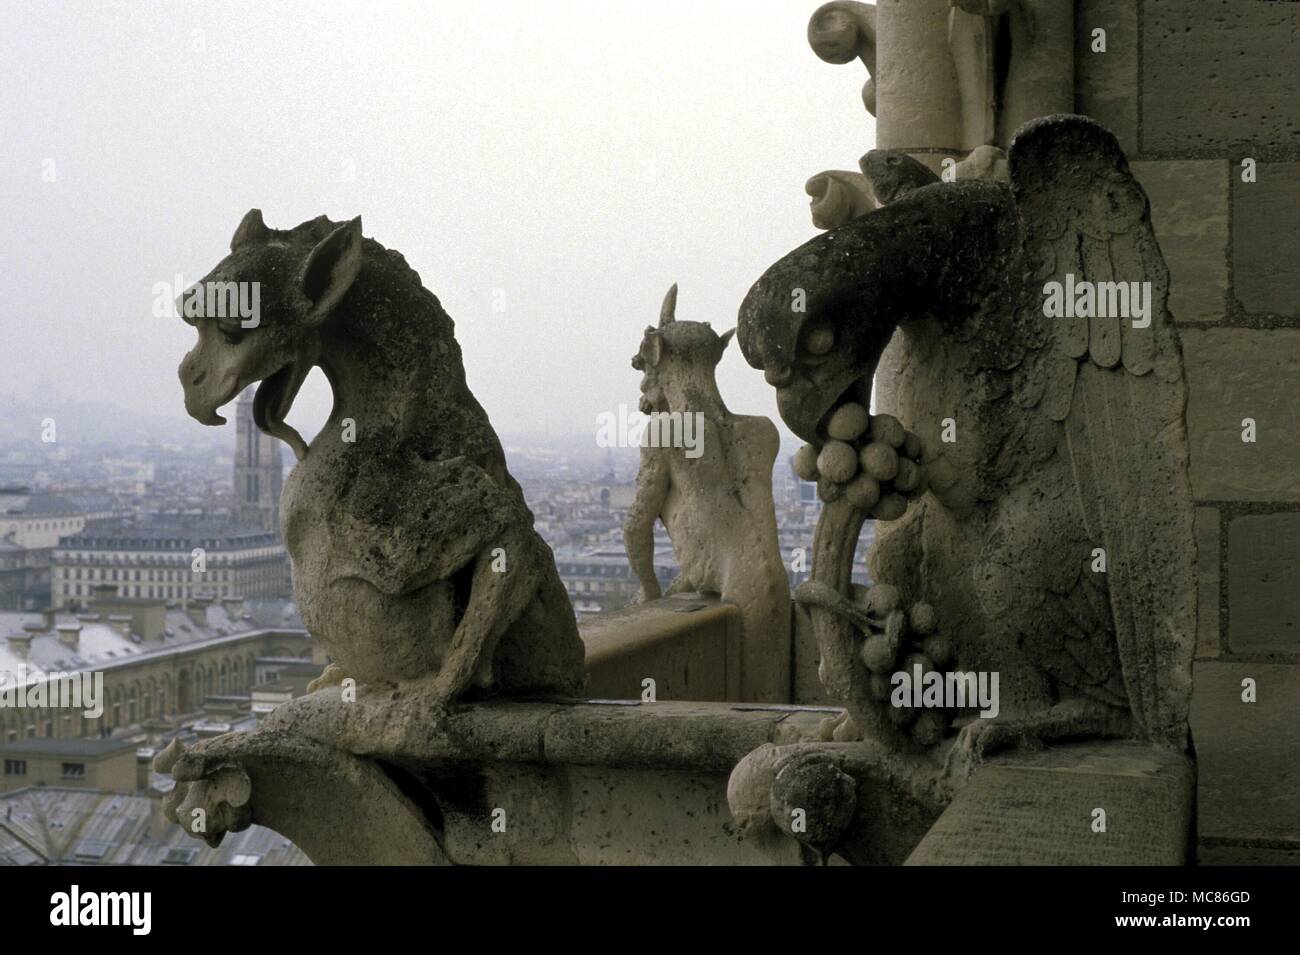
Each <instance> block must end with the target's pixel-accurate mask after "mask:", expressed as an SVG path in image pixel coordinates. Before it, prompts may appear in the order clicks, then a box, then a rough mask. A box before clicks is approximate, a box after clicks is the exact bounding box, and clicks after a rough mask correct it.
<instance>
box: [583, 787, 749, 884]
mask: <svg viewBox="0 0 1300 955" xmlns="http://www.w3.org/2000/svg"><path fill="white" fill-rule="evenodd" d="M569 778H570V781H571V784H570V791H571V793H572V799H573V838H574V845H575V851H576V855H577V857H578V861H580V862H582V863H583V864H586V865H628V864H632V863H639V864H651V865H682V864H695V865H705V864H708V865H767V864H770V861H771V860H770V859H769V858H768V857H766V856H764V855H763V854H762V853H761V852H760V851H759V850H758V848H757V847H756V846H755V845H754V844H753V843H750V842H746V841H743V840H742V839H741V838H740V837H739V835H738V834H737V832H736V825H735V823H734V822H733V821H732V818H731V813H730V811H729V810H728V808H727V790H726V776H725V775H721V774H718V775H706V774H700V773H687V772H659V771H656V772H648V771H639V772H638V771H633V772H624V773H612V772H610V771H608V770H601V769H595V768H591V769H574V770H571V771H570V772H569Z"/></svg>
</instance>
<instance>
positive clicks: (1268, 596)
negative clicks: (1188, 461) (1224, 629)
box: [1228, 465, 1300, 758]
mask: <svg viewBox="0 0 1300 955" xmlns="http://www.w3.org/2000/svg"><path fill="white" fill-rule="evenodd" d="M1297 470H1298V471H1300V465H1297ZM1297 480H1300V474H1298V475H1297ZM1228 567H1229V568H1230V572H1229V574H1228V647H1229V648H1230V649H1231V650H1232V652H1233V653H1235V654H1247V653H1249V654H1255V653H1300V585H1298V584H1300V513H1296V512H1291V513H1285V514H1248V515H1244V516H1242V517H1235V518H1233V519H1232V521H1231V522H1230V523H1229V524H1228ZM1296 755H1297V757H1298V758H1300V751H1297V754H1296Z"/></svg>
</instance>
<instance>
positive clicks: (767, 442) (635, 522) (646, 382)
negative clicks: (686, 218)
mask: <svg viewBox="0 0 1300 955" xmlns="http://www.w3.org/2000/svg"><path fill="white" fill-rule="evenodd" d="M676 306H677V286H676V285H674V286H673V287H672V288H671V289H669V290H668V294H667V296H666V297H665V298H664V302H663V306H662V308H661V309H660V313H659V325H658V326H657V327H651V328H647V329H646V330H645V335H644V336H643V337H642V339H641V346H640V348H639V349H638V350H637V354H636V356H635V357H634V358H633V359H632V367H633V368H635V369H637V370H638V371H640V372H641V373H642V381H641V401H640V410H641V412H642V413H643V414H645V415H648V416H650V418H649V420H650V425H649V427H648V428H647V432H646V434H647V436H653V438H654V440H643V441H642V442H641V467H640V470H639V471H638V472H637V479H636V500H635V501H634V502H633V505H632V507H631V509H630V510H629V512H628V516H627V519H626V521H625V523H624V542H625V544H626V547H627V555H628V561H629V563H630V564H631V566H632V570H633V571H634V572H635V573H636V575H637V577H638V578H639V579H640V582H641V592H640V595H639V596H640V598H641V599H643V600H644V599H653V598H655V597H658V596H660V593H659V581H658V578H656V577H655V570H654V525H655V521H656V520H662V521H663V524H664V527H665V528H666V529H667V530H668V536H669V538H671V540H672V542H673V549H674V551H675V552H676V554H677V560H678V563H679V564H680V565H681V573H680V575H679V576H678V577H677V578H676V579H675V580H674V581H673V582H672V583H671V584H669V592H670V593H679V592H683V591H694V592H699V593H714V594H720V595H721V597H722V599H723V600H726V601H729V602H731V603H734V604H735V605H736V606H737V607H738V608H739V609H740V618H741V646H740V669H741V675H740V686H741V690H742V692H743V693H744V695H745V699H747V700H750V701H753V702H785V701H786V700H787V699H788V698H789V693H790V687H789V678H790V670H789V665H790V585H789V578H788V577H787V575H786V570H785V565H784V564H783V563H782V561H781V550H780V546H779V544H778V541H777V532H776V511H775V506H774V504H773V501H772V465H773V462H774V461H775V460H776V455H777V452H778V451H779V449H780V436H779V435H778V434H777V431H776V426H775V425H773V424H772V422H771V421H769V420H768V419H767V418H764V417H760V416H753V415H738V414H733V413H732V412H731V411H730V410H728V408H727V406H726V404H725V403H724V402H723V400H722V395H721V393H720V392H719V391H718V383H717V381H716V380H715V378H714V369H715V368H716V366H717V364H718V361H719V360H720V359H721V358H722V353H723V351H724V349H726V347H727V343H728V342H730V341H731V336H732V332H726V333H724V334H722V335H719V334H718V333H717V332H715V331H714V330H713V329H712V328H711V327H710V326H709V325H708V324H707V323H706V322H688V321H678V320H677V318H676V315H675V310H676ZM688 415H689V416H692V417H691V420H692V421H698V422H699V423H698V425H696V426H694V428H693V431H694V439H695V442H696V443H697V445H698V447H697V448H696V449H695V450H694V452H693V451H692V449H691V448H686V447H681V446H674V442H673V441H672V440H661V439H662V438H668V439H671V437H672V436H671V434H669V435H664V433H663V432H664V428H662V427H658V426H657V425H658V422H666V423H667V424H669V425H672V424H674V423H677V422H682V421H685V420H686V417H685V416H688Z"/></svg>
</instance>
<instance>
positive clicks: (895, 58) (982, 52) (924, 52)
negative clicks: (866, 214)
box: [875, 0, 1075, 153]
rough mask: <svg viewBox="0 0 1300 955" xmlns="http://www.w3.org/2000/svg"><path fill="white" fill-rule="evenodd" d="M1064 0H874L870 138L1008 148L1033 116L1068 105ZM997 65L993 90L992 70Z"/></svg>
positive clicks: (1070, 33) (888, 144)
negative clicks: (874, 109)
mask: <svg viewBox="0 0 1300 955" xmlns="http://www.w3.org/2000/svg"><path fill="white" fill-rule="evenodd" d="M1074 20H1075V17H1074V10H1073V6H1072V4H1071V3H1070V2H1069V0H1035V2H1034V3H1033V4H1032V7H1031V8H1030V9H1029V10H1028V11H1027V10H1026V8H1025V7H1024V6H1022V5H1021V4H995V5H994V6H993V7H990V6H989V5H988V4H986V3H984V2H983V0H957V2H955V3H949V2H948V0H879V2H878V3H877V4H876V25H877V36H878V43H877V51H876V61H877V65H878V69H877V70H876V71H875V78H876V102H877V104H878V107H879V108H878V113H877V124H876V145H877V146H879V147H880V148H882V149H900V150H903V151H907V152H912V151H927V150H934V149H944V150H956V151H959V152H961V153H965V152H967V151H969V150H972V149H975V148H976V147H978V146H982V145H986V144H988V145H997V146H1000V147H1002V148H1006V146H1007V145H1008V144H1009V142H1010V139H1011V135H1012V133H1013V132H1014V131H1015V130H1016V129H1017V128H1019V127H1020V126H1021V125H1022V124H1023V123H1025V122H1027V121H1029V120H1031V119H1034V118H1036V117H1040V116H1049V115H1053V114H1057V113H1068V112H1071V111H1072V109H1073V107H1074V50H1075V42H1074ZM999 70H1000V71H1001V73H1002V76H1001V78H1000V82H999V86H998V88H997V89H996V90H995V89H994V85H993V84H994V79H993V77H994V75H995V72H996V71H999Z"/></svg>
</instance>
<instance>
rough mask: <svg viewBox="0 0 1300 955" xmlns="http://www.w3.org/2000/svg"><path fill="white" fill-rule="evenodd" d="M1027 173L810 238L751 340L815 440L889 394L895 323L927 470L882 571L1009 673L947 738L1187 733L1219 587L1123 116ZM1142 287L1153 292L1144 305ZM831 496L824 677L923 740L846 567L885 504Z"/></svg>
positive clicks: (1074, 124) (813, 585) (805, 598)
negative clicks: (1197, 525)
mask: <svg viewBox="0 0 1300 955" xmlns="http://www.w3.org/2000/svg"><path fill="white" fill-rule="evenodd" d="M1009 175H1010V182H1009V184H1008V183H999V182H980V181H965V182H962V181H958V182H955V183H937V184H934V185H930V186H925V187H922V188H919V189H916V190H914V191H912V192H910V193H909V194H907V195H905V196H904V197H902V198H900V199H897V200H896V201H893V202H890V203H889V204H887V205H885V206H883V207H882V208H880V209H877V210H875V211H873V212H870V213H868V214H866V215H865V216H862V217H861V218H858V219H855V220H853V221H851V222H849V223H847V224H846V225H843V226H841V227H839V228H837V229H834V230H832V231H830V232H827V233H825V234H824V235H821V236H819V237H817V238H815V239H813V240H811V241H810V242H808V243H806V244H805V245H803V246H801V247H800V248H798V249H796V250H795V251H793V252H791V253H790V254H788V255H787V256H785V257H784V258H783V259H781V260H780V261H778V262H777V263H776V264H774V265H773V266H772V267H771V268H769V269H768V270H767V272H766V273H764V275H763V276H762V277H761V278H760V279H759V281H758V282H757V283H756V284H755V285H754V287H753V288H752V289H751V290H750V292H749V294H748V296H747V297H746V299H745V301H744V303H743V305H742V306H741V310H740V324H739V340H740V344H741V348H742V350H743V352H744V355H745V357H746V359H747V360H748V361H749V362H750V364H751V365H753V366H755V367H756V368H761V369H763V371H764V374H765V377H766V379H767V381H768V382H769V383H771V384H772V385H774V386H775V387H776V389H777V399H778V406H779V408H780V411H781V415H782V417H783V418H784V419H785V421H786V423H787V424H788V425H789V426H790V428H791V429H792V430H793V431H794V432H795V433H796V434H797V435H799V436H800V437H802V438H803V439H805V440H806V441H808V442H810V443H811V444H812V445H813V447H814V449H817V448H823V447H824V446H825V445H827V444H828V443H829V442H830V441H831V438H830V437H829V436H828V433H827V427H828V425H829V424H830V423H831V421H832V419H833V417H834V416H835V413H836V411H837V410H838V409H840V408H841V407H843V406H845V405H848V404H853V405H858V406H865V405H866V402H867V398H868V396H869V394H870V389H871V384H872V380H873V377H874V376H875V374H876V372H877V367H878V364H879V362H880V360H881V356H882V353H883V352H884V351H885V348H886V345H887V344H889V342H890V340H891V338H895V342H896V343H895V345H893V346H891V348H890V355H889V359H890V361H889V364H890V369H889V370H890V380H889V382H888V383H887V384H889V385H891V386H892V397H891V399H890V400H891V401H892V402H893V405H894V406H893V407H891V408H890V409H889V410H890V411H891V412H893V413H894V414H895V415H897V416H898V417H899V418H900V419H902V421H903V422H904V423H905V424H906V425H907V426H908V427H910V428H912V429H914V430H915V431H916V432H917V434H918V435H919V436H920V438H921V443H922V451H921V454H920V457H919V461H920V464H921V467H922V469H923V471H924V472H925V478H926V482H927V486H928V492H927V493H926V494H924V496H922V497H920V498H919V499H917V500H916V501H914V502H913V504H912V506H911V507H910V508H909V509H908V511H907V513H906V514H905V515H904V516H903V517H901V518H900V519H898V520H896V521H892V522H889V523H881V524H878V526H877V543H876V545H875V548H874V550H873V553H872V558H871V566H872V576H873V578H874V579H875V580H876V581H879V582H883V583H886V584H888V585H889V588H890V590H891V591H893V592H894V593H895V594H896V595H897V596H896V597H894V598H891V601H890V602H891V603H894V602H897V603H899V604H900V605H901V606H904V607H906V606H918V605H922V604H923V605H925V606H926V607H928V608H932V612H931V614H932V616H933V614H937V621H938V626H939V629H940V630H941V632H942V633H943V635H944V636H945V637H946V638H947V640H948V643H949V645H950V646H951V649H952V657H953V661H954V662H953V663H951V664H949V666H950V668H958V669H960V670H961V671H976V672H978V671H996V672H997V673H998V674H999V675H1000V688H1001V689H1000V693H1001V713H1000V715H999V716H998V717H997V718H995V719H980V718H974V719H972V720H970V722H968V723H967V724H966V726H965V728H964V729H962V730H961V732H960V734H959V736H958V737H957V739H956V744H957V745H956V746H955V747H953V748H952V749H950V750H949V752H948V756H949V758H950V760H952V759H955V760H956V761H957V762H958V763H959V764H961V765H962V766H964V768H965V769H966V771H969V769H970V768H971V767H972V766H973V765H974V764H975V763H976V762H977V761H978V759H979V757H980V755H981V753H982V752H984V751H987V750H991V749H994V748H999V747H1002V746H1005V745H1008V744H1012V743H1015V742H1017V741H1023V740H1030V739H1032V740H1051V739H1061V738H1066V737H1103V736H1104V737H1133V738H1139V739H1144V740H1149V741H1151V742H1152V743H1155V744H1158V745H1160V746H1164V747H1171V748H1174V749H1178V750H1182V749H1183V748H1185V746H1186V744H1187V738H1188V737H1187V712H1188V704H1189V697H1190V690H1191V679H1190V673H1191V658H1192V650H1193V638H1194V613H1195V592H1196V591H1195V565H1194V555H1195V549H1194V540H1193V537H1192V518H1193V505H1192V496H1191V488H1190V482H1189V479H1188V473H1187V463H1188V444H1187V436H1186V431H1185V425H1184V407H1185V403H1186V386H1185V382H1184V377H1183V368H1182V357H1181V350H1180V345H1179V341H1178V336H1177V333H1176V331H1175V329H1174V326H1173V324H1172V320H1171V318H1170V316H1169V314H1168V312H1167V311H1166V308H1165V300H1166V294H1167V289H1168V273H1167V269H1166V267H1165V264H1164V261H1163V258H1162V257H1161V254H1160V249H1159V247H1158V246H1157V244H1156V240H1155V237H1154V235H1153V233H1152V229H1151V222H1150V216H1149V210H1148V205H1147V201H1146V197H1145V195H1144V193H1143V191H1142V189H1141V187H1140V186H1139V185H1138V183H1137V182H1136V180H1135V179H1134V178H1133V175H1132V173H1131V172H1130V170H1129V167H1128V163H1127V161H1126V160H1125V158H1124V155H1123V153H1122V151H1121V150H1120V148H1119V146H1118V144H1117V142H1116V140H1115V138H1114V136H1112V135H1111V134H1110V133H1109V132H1107V131H1106V130H1105V129H1103V128H1102V127H1101V126H1099V125H1097V124H1096V123H1094V122H1092V121H1090V120H1088V119H1086V118H1084V117H1080V116H1053V117H1047V118H1044V119H1040V120H1035V121H1033V122H1031V123H1028V124H1027V125H1025V126H1024V127H1022V128H1021V129H1020V130H1019V131H1018V133H1017V135H1016V137H1015V139H1014V142H1013V145H1012V147H1011V149H1010V155H1009ZM1053 282H1057V283H1061V284H1060V286H1053V285H1051V284H1049V283H1053ZM1117 283H1150V284H1149V285H1147V286H1145V290H1147V291H1149V294H1150V299H1149V313H1148V314H1147V315H1146V316H1145V317H1143V316H1142V315H1140V314H1139V310H1137V309H1136V306H1137V305H1138V304H1139V303H1140V300H1141V299H1140V296H1141V292H1142V291H1143V290H1144V287H1143V286H1141V285H1138V286H1133V287H1130V286H1127V285H1125V286H1123V288H1122V289H1121V287H1120V285H1119V284H1117ZM1061 289H1064V290H1066V291H1065V292H1064V294H1068V295H1070V296H1072V297H1073V296H1074V295H1075V294H1076V292H1077V294H1078V296H1079V298H1078V300H1077V301H1073V300H1072V301H1071V302H1070V303H1069V304H1070V306H1072V307H1069V308H1066V309H1059V308H1058V306H1059V305H1060V299H1059V297H1056V298H1053V296H1055V294H1056V292H1058V291H1060V290H1061ZM1121 292H1122V293H1130V292H1131V293H1133V295H1134V296H1135V297H1134V298H1133V299H1132V300H1131V301H1130V303H1129V304H1130V306H1132V307H1133V308H1132V309H1131V314H1130V316H1129V317H1124V316H1123V315H1122V314H1121V315H1117V314H1116V312H1117V311H1119V312H1122V309H1120V308H1117V305H1119V304H1121V303H1120V300H1119V295H1120V294H1121ZM1048 293H1051V294H1048ZM1087 296H1092V301H1091V314H1093V316H1094V317H1052V316H1053V315H1057V314H1062V313H1063V314H1065V315H1070V316H1077V315H1085V316H1086V315H1088V314H1089V308H1090V306H1089V302H1088V301H1087ZM792 301H795V302H800V303H801V304H803V305H804V306H805V308H804V310H803V311H800V310H798V309H797V308H792ZM1102 306H1108V307H1105V308H1103V307H1102ZM1102 311H1105V312H1107V313H1108V314H1107V316H1106V317H1096V316H1097V315H1098V314H1099V313H1100V312H1102ZM1049 313H1050V314H1049ZM896 330H897V336H895V331H896ZM886 390H887V391H888V390H890V389H886ZM846 457H847V456H846ZM832 496H833V497H835V499H834V500H829V499H828V503H827V504H826V505H825V508H824V510H823V513H822V517H821V519H820V522H819V524H818V528H817V535H816V540H815V545H814V565H813V580H812V581H811V582H809V583H808V584H805V585H804V586H803V588H801V590H800V591H799V592H798V593H797V594H796V597H797V598H799V599H800V600H801V601H802V602H804V603H807V604H809V605H811V612H812V615H813V620H814V627H815V629H816V633H817V638H818V642H819V647H820V651H821V655H822V670H821V672H822V676H823V681H824V683H825V684H826V685H827V687H828V689H829V690H830V691H831V692H832V693H833V694H834V695H836V696H837V697H838V698H839V700H840V701H841V702H842V703H843V704H844V705H845V707H846V709H847V711H848V713H849V714H850V715H851V716H852V718H853V720H854V722H856V723H857V726H858V728H859V730H861V731H865V732H866V733H867V734H868V735H870V736H874V737H878V738H881V739H883V740H885V741H887V742H889V743H891V744H892V745H894V746H895V747H897V748H901V749H909V748H910V749H917V748H919V746H920V745H921V744H920V743H918V737H917V736H915V735H908V734H907V733H906V732H905V731H906V729H907V719H906V718H904V719H892V718H889V717H890V714H889V713H888V712H886V708H885V707H883V706H882V704H881V702H880V700H881V696H880V694H879V685H880V684H879V680H877V681H876V683H875V685H874V687H873V681H872V677H873V672H872V669H871V668H870V666H869V665H868V663H864V660H863V656H862V654H863V653H864V652H865V653H866V656H867V658H868V660H870V658H871V656H872V652H873V651H872V650H871V649H870V648H866V647H864V644H863V640H862V634H864V633H866V632H867V631H868V630H869V628H868V627H867V623H869V622H870V621H868V620H866V619H865V617H864V613H865V611H864V610H863V609H862V608H861V607H857V605H856V604H854V603H853V602H852V601H851V600H850V597H851V594H852V592H851V591H850V588H849V579H848V575H849V571H850V569H851V563H852V548H853V547H854V544H855V542H856V541H857V539H858V532H859V529H860V528H861V525H862V522H863V520H864V518H865V516H866V511H865V510H863V509H862V508H860V507H858V506H856V505H855V504H854V503H853V501H852V500H851V499H850V498H849V496H848V495H832ZM891 516H892V515H891ZM855 607H857V609H856V610H855V609H854V608H855ZM927 624H929V625H930V626H933V624H934V621H933V619H930V620H927ZM894 646H895V647H896V646H897V642H895V644H894ZM917 662H919V663H920V664H922V665H923V666H925V667H927V668H931V667H934V666H935V665H936V661H934V660H930V659H926V658H924V654H921V655H920V657H919V658H918V660H917ZM875 665H876V667H877V672H878V671H879V661H877V662H876V664H875ZM893 666H894V664H893V663H892V662H891V663H890V669H892V668H893ZM949 715H951V714H949ZM928 742H930V743H931V745H935V744H934V743H933V741H932V740H930V741H928ZM940 745H943V746H953V737H952V736H951V735H947V736H946V739H945V740H944V742H943V743H942V744H940ZM951 765H952V764H951V762H950V766H951Z"/></svg>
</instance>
